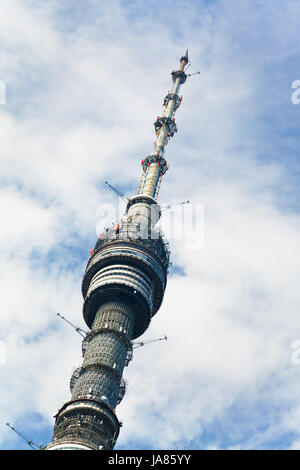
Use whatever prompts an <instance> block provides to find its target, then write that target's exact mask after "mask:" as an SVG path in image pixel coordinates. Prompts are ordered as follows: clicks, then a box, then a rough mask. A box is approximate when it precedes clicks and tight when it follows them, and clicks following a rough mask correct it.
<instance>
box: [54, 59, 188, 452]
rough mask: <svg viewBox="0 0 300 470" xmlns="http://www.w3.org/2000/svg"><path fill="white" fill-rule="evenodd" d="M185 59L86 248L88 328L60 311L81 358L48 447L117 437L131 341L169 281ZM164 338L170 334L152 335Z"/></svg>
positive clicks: (94, 446) (79, 446) (101, 445)
mask: <svg viewBox="0 0 300 470" xmlns="http://www.w3.org/2000/svg"><path fill="white" fill-rule="evenodd" d="M188 63H189V57H188V50H187V51H186V53H185V55H183V56H182V57H181V59H180V64H179V68H178V70H173V71H172V73H171V76H172V81H173V85H172V89H171V91H169V92H168V94H167V95H166V96H165V98H164V101H163V111H162V114H161V116H158V117H157V119H156V120H155V122H154V130H155V134H156V139H155V142H154V148H153V150H152V152H151V153H150V154H149V155H148V156H147V157H146V158H144V159H143V160H142V176H141V179H140V183H139V186H138V190H137V194H136V195H135V196H133V197H131V198H130V199H126V202H127V205H126V210H125V215H124V217H123V218H121V219H120V221H119V222H118V223H116V225H114V226H113V228H110V229H109V228H108V227H107V228H106V229H105V233H104V234H100V235H99V238H98V240H97V242H96V244H95V247H94V248H93V249H92V250H91V251H90V256H89V259H88V262H87V266H86V269H85V272H84V276H83V281H82V294H83V298H84V303H83V317H84V320H85V323H86V324H87V326H88V328H89V329H90V332H89V333H88V334H86V332H85V331H83V330H82V329H81V328H79V327H76V326H75V325H73V324H72V323H71V322H69V321H68V320H66V319H65V318H64V317H62V315H60V314H58V315H59V316H60V317H61V318H63V319H64V320H65V321H67V322H68V323H70V324H71V326H72V327H73V328H75V330H76V331H77V332H78V333H79V334H81V336H83V338H84V340H83V343H82V351H83V361H82V364H81V366H80V367H78V368H77V369H76V370H75V371H74V372H73V375H72V377H71V381H70V390H71V394H72V395H71V398H70V400H69V401H67V402H66V403H65V404H64V405H63V406H62V407H61V408H60V409H59V410H58V412H57V413H56V415H55V426H54V434H53V438H52V442H51V443H50V444H49V445H48V446H47V449H48V450H71V449H73V450H102V449H103V450H106V449H113V448H114V446H115V443H116V441H117V438H118V435H119V431H120V428H121V426H122V423H121V422H120V421H119V419H118V418H117V415H116V407H117V405H118V404H119V403H120V402H121V400H122V399H123V397H124V395H125V392H126V380H125V379H124V378H123V370H124V368H125V366H126V365H128V363H129V362H130V361H131V359H132V350H133V349H134V348H136V347H140V346H143V345H144V344H146V343H148V342H152V341H147V342H135V341H134V340H136V339H137V338H139V337H140V336H141V335H143V334H144V333H145V331H146V330H147V329H148V327H149V325H150V322H151V319H152V318H153V316H154V315H155V314H156V313H157V312H158V310H159V308H160V306H161V304H162V301H163V297H164V292H165V288H166V284H167V276H168V268H169V258H170V251H169V245H168V242H167V241H166V239H165V237H164V236H163V234H162V232H161V231H160V230H158V229H157V223H158V221H159V219H160V217H161V207H160V206H159V204H158V202H157V199H158V194H159V189H160V185H161V182H162V177H163V175H165V173H166V171H167V170H168V168H169V165H168V163H167V161H166V159H165V149H166V145H167V144H168V141H169V139H170V138H171V137H173V136H174V134H175V133H176V132H177V125H176V123H175V113H176V111H177V109H178V108H179V106H180V104H181V102H182V96H179V90H180V87H181V85H182V84H184V83H185V81H186V79H187V74H186V73H185V69H186V65H187V64H188ZM106 184H107V186H108V187H110V189H112V190H113V191H114V192H116V193H117V194H118V196H119V197H122V198H125V196H124V194H122V193H120V192H119V191H118V190H117V189H116V188H114V187H113V186H112V185H110V184H109V183H108V182H106ZM185 203H187V201H184V202H182V203H180V204H185ZM163 339H165V340H166V339H167V337H166V336H165V337H163V338H158V339H157V340H153V341H161V340H163Z"/></svg>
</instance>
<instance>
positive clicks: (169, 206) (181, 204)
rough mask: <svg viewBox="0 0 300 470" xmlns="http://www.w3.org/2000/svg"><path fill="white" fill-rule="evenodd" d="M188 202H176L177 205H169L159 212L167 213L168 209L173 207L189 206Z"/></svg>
mask: <svg viewBox="0 0 300 470" xmlns="http://www.w3.org/2000/svg"><path fill="white" fill-rule="evenodd" d="M189 203H190V201H183V202H178V204H169V205H167V206H165V207H162V208H161V211H162V212H163V211H167V210H168V209H172V208H173V207H177V206H183V204H189Z"/></svg>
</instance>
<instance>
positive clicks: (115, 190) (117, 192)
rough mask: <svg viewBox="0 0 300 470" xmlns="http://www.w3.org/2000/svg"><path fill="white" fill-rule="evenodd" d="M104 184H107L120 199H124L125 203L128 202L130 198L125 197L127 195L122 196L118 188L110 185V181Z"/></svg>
mask: <svg viewBox="0 0 300 470" xmlns="http://www.w3.org/2000/svg"><path fill="white" fill-rule="evenodd" d="M104 183H105V184H106V186H108V187H109V188H110V189H111V190H112V191H114V192H115V193H116V194H117V195H118V196H119V197H120V198H122V199H123V200H124V201H126V202H128V201H129V199H128V197H126V196H125V194H122V193H120V191H118V190H117V189H116V188H114V186H112V185H111V184H109V182H108V181H104Z"/></svg>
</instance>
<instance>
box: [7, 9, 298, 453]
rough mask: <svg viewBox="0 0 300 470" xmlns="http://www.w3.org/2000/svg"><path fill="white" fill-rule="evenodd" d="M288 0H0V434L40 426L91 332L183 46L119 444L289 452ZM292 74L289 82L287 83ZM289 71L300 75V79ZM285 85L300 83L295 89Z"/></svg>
mask: <svg viewBox="0 0 300 470" xmlns="http://www.w3.org/2000/svg"><path fill="white" fill-rule="evenodd" d="M299 21H300V5H299V4H298V3H297V2H294V1H292V0H286V1H285V2H284V3H283V2H279V1H277V0H269V1H268V2H264V1H258V0H216V1H213V0H211V1H208V0H198V1H196V0H194V1H193V0H189V1H181V0H172V1H171V0H166V1H165V2H160V1H157V0H153V1H142V0H132V1H129V0H128V1H127V0H123V1H121V0H100V1H99V0H87V1H82V0H65V1H64V2H60V1H59V0H51V1H42V0H22V1H21V0H3V1H2V2H1V15H0V22H1V27H0V80H1V104H0V139H1V147H0V158H1V167H0V168H1V169H0V178H1V188H0V210H1V220H2V223H1V230H0V246H1V254H0V256H1V271H0V281H1V282H0V289H1V310H0V320H1V321H0V352H1V357H0V374H1V375H0V377H1V378H0V380H1V389H0V398H1V399H0V416H1V421H0V448H1V449H23V448H28V446H27V445H26V443H25V442H24V441H22V440H21V439H19V438H18V436H17V435H16V434H15V433H13V432H12V431H11V430H10V429H9V428H8V427H7V426H6V425H5V423H6V422H10V423H11V424H12V425H14V426H15V427H16V428H17V429H18V430H20V431H23V432H24V433H25V434H27V435H29V436H30V437H31V438H32V439H33V440H34V441H35V442H37V443H40V442H44V443H45V444H47V443H48V442H49V441H50V440H51V435H52V429H53V424H54V419H53V415H54V414H55V413H56V412H57V410H58V408H60V406H61V404H62V402H64V401H66V400H68V399H69V398H70V393H69V388H68V387H69V379H70V376H71V374H72V371H73V369H74V368H75V367H76V366H78V365H80V363H81V337H80V336H79V335H78V334H77V333H76V332H75V331H74V330H72V328H71V327H70V326H68V325H67V324H66V323H65V322H63V321H62V320H60V319H59V318H58V317H57V315H56V313H57V312H61V313H62V314H63V315H64V316H66V317H67V318H68V319H69V320H70V321H72V322H73V323H75V324H76V325H79V326H80V327H81V328H83V329H84V328H86V327H85V325H84V322H83V319H82V297H81V279H82V275H83V272H84V269H85V265H86V262H87V260H88V256H89V251H90V249H91V248H92V247H93V245H94V243H95V241H96V238H97V233H98V232H99V230H101V226H103V225H104V224H105V223H107V222H109V223H110V222H111V220H105V218H106V219H107V218H108V217H110V215H109V216H107V213H106V212H107V211H106V209H107V208H108V207H115V206H116V205H117V203H118V201H117V199H116V198H117V197H116V195H115V194H114V193H113V192H111V191H110V190H108V189H107V187H106V186H105V184H104V181H106V180H108V181H109V182H110V183H111V184H113V185H114V186H117V187H118V188H120V190H121V191H123V192H125V193H126V194H127V195H128V196H131V195H134V194H135V192H136V190H137V185H138V180H139V178H140V171H141V168H140V160H141V159H142V157H143V156H145V155H147V154H149V153H150V152H151V150H152V148H153V141H154V134H153V122H154V120H155V118H156V116H158V115H159V114H160V113H161V109H162V101H163V98H164V96H165V95H166V93H167V91H168V89H170V87H171V84H172V82H171V76H170V72H171V71H172V70H173V69H174V68H176V67H177V66H178V61H179V59H180V57H181V56H182V55H183V54H184V52H185V50H186V48H187V47H188V48H189V53H190V61H191V66H190V69H189V70H190V72H191V73H193V72H196V71H198V70H200V72H201V74H200V75H196V76H193V77H190V78H189V79H188V80H187V82H186V84H185V85H184V86H183V87H182V95H183V102H182V106H181V107H180V109H179V110H178V112H177V115H176V121H177V125H178V133H177V134H176V135H175V138H174V139H172V141H171V142H170V143H169V145H168V147H167V149H166V150H167V153H166V155H167V159H168V160H169V162H170V170H169V171H168V172H167V174H166V176H165V178H164V181H163V185H162V188H161V192H160V203H161V204H170V203H176V202H179V201H183V200H186V199H189V200H190V201H191V207H193V208H196V207H198V208H200V209H201V210H200V212H199V213H200V216H199V218H200V219H199V220H200V224H199V226H198V228H197V231H198V232H197V233H198V234H199V233H200V239H201V240H200V243H198V244H193V243H191V242H190V240H189V235H191V233H190V231H186V233H185V234H184V237H183V239H179V237H177V239H176V236H175V233H174V225H175V226H176V222H175V223H173V224H171V225H172V226H173V230H169V231H168V222H170V220H173V222H174V221H176V216H178V213H179V212H178V211H180V210H181V208H180V207H179V208H174V209H173V211H172V212H169V213H168V212H166V213H165V214H164V215H163V218H162V226H164V227H165V229H166V232H168V237H169V239H170V246H171V250H172V262H173V265H172V267H171V269H170V275H169V279H168V285H167V289H166V293H165V298H164V302H163V305H162V307H161V309H160V311H159V312H158V313H157V315H156V316H155V317H154V319H153V321H152V323H151V327H150V328H149V329H148V331H147V332H146V333H145V335H144V336H143V338H142V339H144V340H150V339H154V338H158V337H161V336H162V335H164V334H167V335H168V341H167V342H165V341H161V342H157V343H154V344H151V345H147V346H145V347H144V348H139V349H137V350H136V351H135V356H134V360H133V361H132V362H131V363H130V365H129V367H128V368H126V369H125V373H124V377H125V378H126V379H127V380H128V382H129V385H128V391H127V394H126V395H125V398H124V400H123V402H122V403H121V404H120V405H119V407H118V409H117V414H118V417H119V419H120V420H122V421H123V428H122V429H121V433H120V437H119V440H118V443H117V446H116V448H117V449H300V432H299V429H300V398H299V389H300V353H299V354H298V352H300V289H299V275H300V256H299V246H300V232H299V228H300V216H299V209H300V204H299V198H298V185H299V171H300V165H299V152H300V141H299V127H300V123H299V119H300V105H297V102H298V100H299V99H298V98H299V97H300V93H299V96H298V95H297V89H295V88H292V85H293V82H295V81H297V80H300V71H299V64H300V58H299V53H300V44H299ZM299 84H300V82H299ZM299 84H298V85H299ZM296 85H297V84H295V83H294V86H296Z"/></svg>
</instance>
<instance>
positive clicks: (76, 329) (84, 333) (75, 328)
mask: <svg viewBox="0 0 300 470" xmlns="http://www.w3.org/2000/svg"><path fill="white" fill-rule="evenodd" d="M57 315H58V316H59V317H60V318H62V319H63V320H65V322H67V323H69V325H71V326H72V327H73V328H74V330H75V331H77V333H79V334H80V335H81V336H82V337H83V338H85V337H86V335H87V334H88V333H87V331H84V330H83V329H82V328H79V326H76V325H73V323H71V322H70V321H69V320H67V319H66V318H65V317H63V316H62V315H61V314H60V313H58V314H57Z"/></svg>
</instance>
